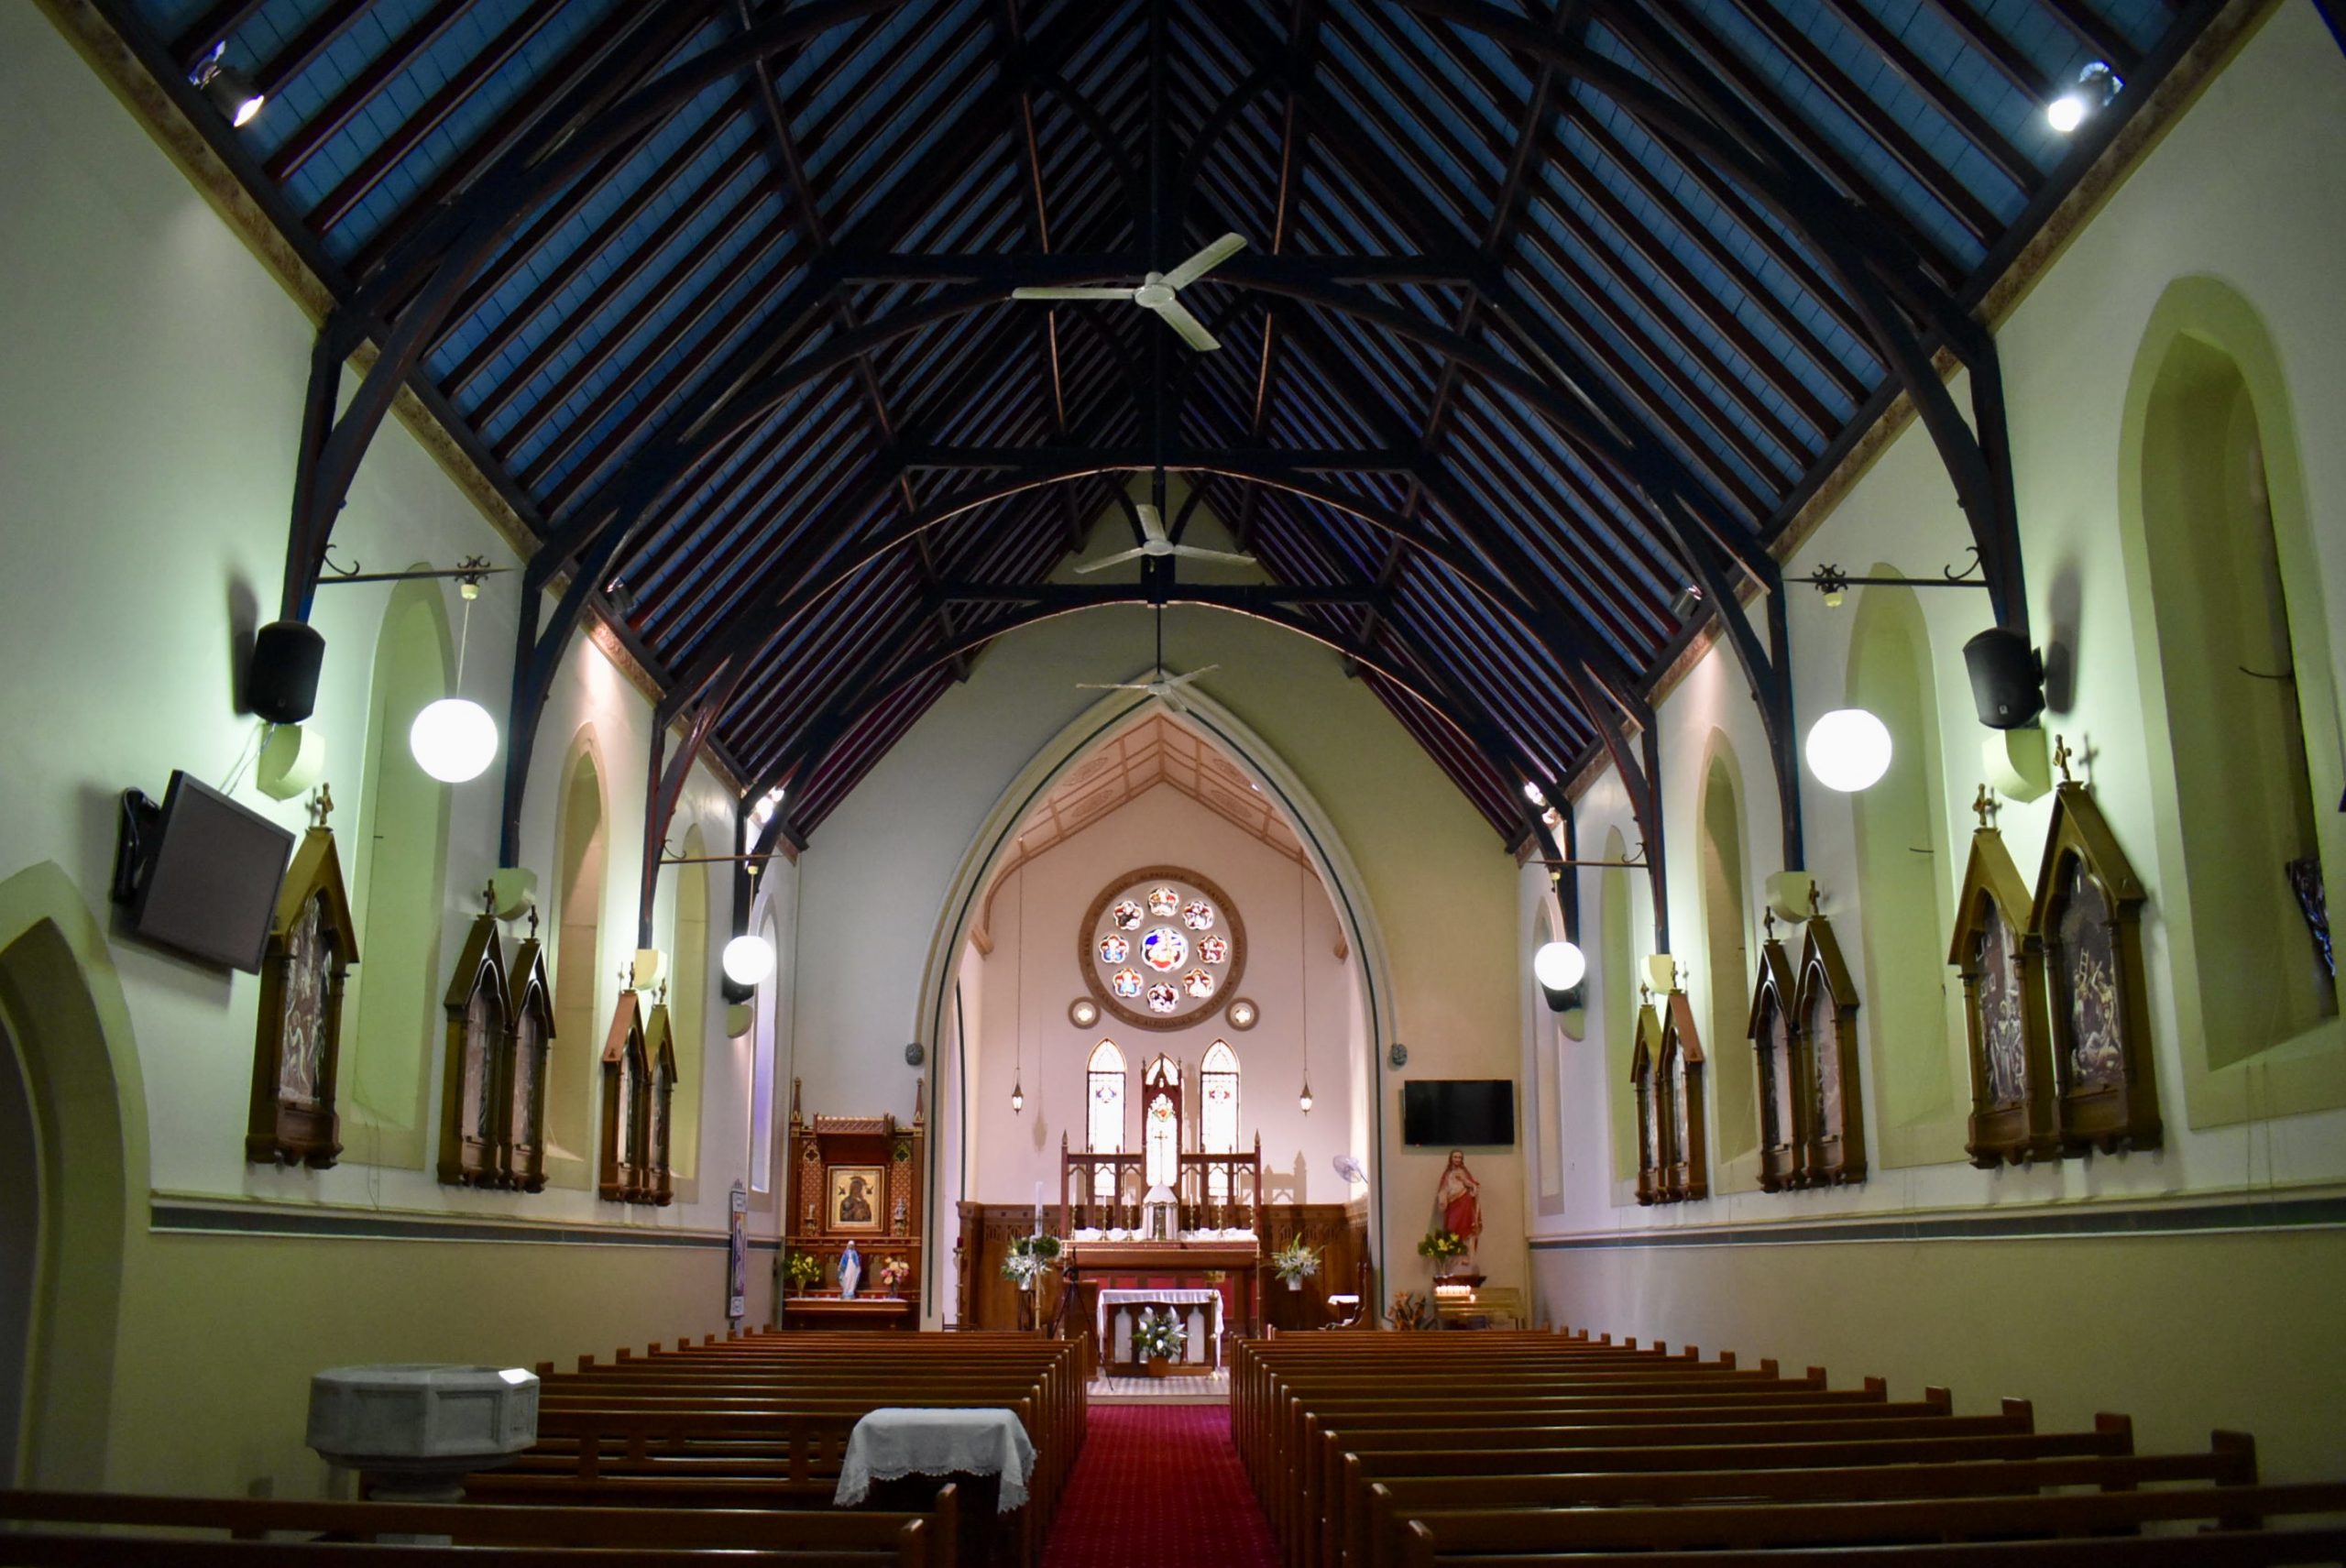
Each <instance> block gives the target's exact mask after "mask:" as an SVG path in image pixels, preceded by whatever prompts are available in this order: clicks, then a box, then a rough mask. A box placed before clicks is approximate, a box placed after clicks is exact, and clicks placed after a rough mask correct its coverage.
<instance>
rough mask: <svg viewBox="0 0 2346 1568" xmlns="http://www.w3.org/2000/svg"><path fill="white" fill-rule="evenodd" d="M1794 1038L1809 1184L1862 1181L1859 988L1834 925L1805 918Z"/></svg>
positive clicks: (1863, 1116) (1863, 1127)
mask: <svg viewBox="0 0 2346 1568" xmlns="http://www.w3.org/2000/svg"><path fill="white" fill-rule="evenodd" d="M1792 1005H1793V1014H1792V1015H1793V1016H1794V1017H1795V1018H1797V1019H1799V1021H1800V1028H1799V1030H1798V1031H1797V1033H1796V1034H1795V1035H1794V1036H1793V1038H1794V1040H1795V1042H1796V1050H1795V1054H1796V1055H1797V1056H1798V1057H1799V1058H1800V1064H1801V1077H1802V1078H1803V1080H1805V1088H1806V1090H1807V1101H1808V1151H1807V1157H1806V1158H1805V1159H1803V1161H1802V1164H1803V1167H1804V1168H1805V1173H1806V1176H1807V1179H1808V1183H1809V1185H1811V1186H1814V1187H1839V1186H1842V1185H1845V1184H1846V1183H1848V1182H1852V1181H1863V1180H1864V1179H1866V1114H1865V1094H1864V1092H1863V1090H1862V1087H1861V1084H1860V1080H1859V1079H1858V988H1857V985H1856V984H1855V983H1854V982H1853V981H1851V980H1850V979H1849V967H1848V965H1847V964H1845V963H1843V962H1842V961H1841V944H1840V942H1839V940H1838V939H1837V938H1835V936H1834V935H1833V922H1832V921H1831V920H1830V919H1829V918H1827V917H1826V916H1823V915H1811V916H1809V917H1808V934H1807V936H1806V937H1805V938H1803V940H1802V943H1801V950H1800V991H1799V993H1798V995H1797V996H1795V998H1794V999H1793V1004H1792Z"/></svg>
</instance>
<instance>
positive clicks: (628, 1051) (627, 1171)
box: [596, 991, 652, 1203]
mask: <svg viewBox="0 0 2346 1568" xmlns="http://www.w3.org/2000/svg"><path fill="white" fill-rule="evenodd" d="M644 1027H645V1021H644V1014H643V1000H642V997H641V995H640V994H639V993H638V992H633V991H622V992H619V1009H618V1011H617V1012H615V1013H614V1014H612V1015H611V1027H610V1031H609V1033H608V1034H607V1035H606V1036H604V1039H603V1058H602V1069H603V1096H602V1103H603V1127H602V1140H601V1151H600V1154H601V1158H600V1161H599V1169H598V1170H597V1179H596V1190H597V1192H598V1193H599V1194H600V1195H601V1196H602V1197H604V1198H607V1199H609V1200H610V1201H614V1202H619V1203H644V1202H650V1201H652V1194H651V1182H650V1179H649V1178H650V1173H651V1165H652V1159H651V1148H650V1143H651V1127H652V1117H651V1105H650V1102H649V1100H648V1099H647V1096H648V1095H649V1093H650V1092H651V1087H652V1058H651V1055H650V1044H649V1041H648V1040H647V1038H646V1036H645V1034H644Z"/></svg>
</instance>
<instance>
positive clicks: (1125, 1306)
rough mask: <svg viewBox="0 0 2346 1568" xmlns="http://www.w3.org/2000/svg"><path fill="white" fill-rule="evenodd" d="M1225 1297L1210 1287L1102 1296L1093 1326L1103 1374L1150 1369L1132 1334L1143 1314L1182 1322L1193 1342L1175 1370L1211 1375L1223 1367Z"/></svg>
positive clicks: (1155, 1288)
mask: <svg viewBox="0 0 2346 1568" xmlns="http://www.w3.org/2000/svg"><path fill="white" fill-rule="evenodd" d="M1150 1311H1168V1312H1172V1313H1173V1314H1175V1315H1176V1316H1177V1317H1178V1318H1179V1319H1180V1321H1181V1323H1182V1326H1183V1328H1184V1329H1185V1330H1187V1332H1188V1335H1189V1343H1187V1344H1186V1345H1184V1346H1183V1347H1182V1354H1181V1358H1180V1362H1179V1364H1178V1367H1177V1370H1178V1371H1182V1372H1191V1371H1195V1372H1200V1373H1208V1372H1213V1371H1216V1370H1219V1369H1220V1367H1221V1365H1222V1292H1221V1291H1220V1290H1218V1289H1214V1288H1201V1289H1182V1288H1173V1287H1166V1286H1132V1287H1119V1288H1112V1289H1105V1290H1102V1291H1100V1292H1099V1300H1098V1302H1097V1304H1096V1305H1095V1306H1094V1307H1093V1309H1092V1326H1093V1330H1094V1332H1096V1333H1097V1334H1098V1336H1099V1338H1098V1340H1097V1342H1096V1343H1098V1344H1099V1346H1100V1359H1101V1364H1102V1370H1104V1371H1108V1372H1131V1373H1134V1374H1135V1375H1137V1374H1139V1373H1140V1372H1142V1371H1144V1370H1146V1360H1145V1358H1144V1357H1142V1356H1141V1355H1139V1354H1137V1353H1135V1351H1134V1349H1133V1331H1134V1329H1135V1328H1136V1327H1138V1326H1139V1323H1140V1320H1141V1317H1142V1315H1143V1314H1144V1313H1146V1312H1150Z"/></svg>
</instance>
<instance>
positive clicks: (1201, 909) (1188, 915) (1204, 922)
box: [1181, 898, 1213, 931]
mask: <svg viewBox="0 0 2346 1568" xmlns="http://www.w3.org/2000/svg"><path fill="white" fill-rule="evenodd" d="M1181 924H1182V925H1184V926H1187V927H1189V929H1190V930H1192V931H1211V930H1212V929H1213V905H1211V904H1208V903H1207V902H1206V901H1205V900H1204V899H1202V898H1193V899H1191V900H1189V903H1187V904H1185V905H1181Z"/></svg>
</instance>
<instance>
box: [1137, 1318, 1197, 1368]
mask: <svg viewBox="0 0 2346 1568" xmlns="http://www.w3.org/2000/svg"><path fill="white" fill-rule="evenodd" d="M1188 1348H1189V1329H1188V1327H1187V1326H1185V1325H1184V1324H1183V1323H1182V1321H1181V1320H1180V1319H1179V1318H1178V1316H1176V1315H1175V1314H1174V1313H1173V1312H1172V1310H1169V1309H1164V1308H1151V1309H1149V1310H1147V1311H1145V1312H1143V1313H1142V1314H1141V1315H1140V1321H1139V1322H1138V1323H1137V1324H1135V1325H1134V1328H1133V1354H1135V1356H1137V1357H1139V1358H1140V1359H1141V1360H1143V1361H1145V1362H1146V1363H1147V1364H1148V1375H1149V1376H1151V1377H1162V1376H1166V1375H1167V1373H1168V1371H1169V1370H1170V1368H1171V1365H1172V1364H1173V1363H1174V1362H1177V1361H1178V1360H1180V1359H1181V1353H1182V1352H1183V1351H1185V1350H1187V1349H1188Z"/></svg>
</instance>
